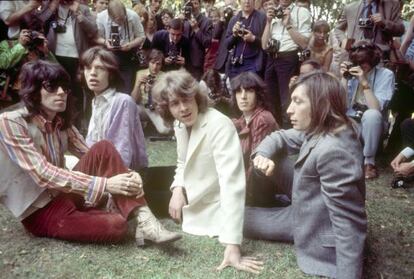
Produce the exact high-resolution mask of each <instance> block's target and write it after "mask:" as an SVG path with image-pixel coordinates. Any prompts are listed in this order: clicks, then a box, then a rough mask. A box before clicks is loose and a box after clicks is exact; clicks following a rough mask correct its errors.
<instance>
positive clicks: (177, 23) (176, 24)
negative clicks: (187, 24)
mask: <svg viewBox="0 0 414 279" xmlns="http://www.w3.org/2000/svg"><path fill="white" fill-rule="evenodd" d="M169 28H170V29H174V30H181V31H182V30H184V22H183V20H182V19H180V18H173V19H172V20H171V21H170V26H169Z"/></svg>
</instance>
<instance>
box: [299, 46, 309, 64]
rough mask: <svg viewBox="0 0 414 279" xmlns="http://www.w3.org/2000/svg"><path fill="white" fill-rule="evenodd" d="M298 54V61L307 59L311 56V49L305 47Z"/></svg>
mask: <svg viewBox="0 0 414 279" xmlns="http://www.w3.org/2000/svg"><path fill="white" fill-rule="evenodd" d="M298 56H299V61H301V62H303V61H306V60H308V59H309V58H310V57H311V51H310V49H308V48H305V49H304V50H302V51H299V52H298Z"/></svg>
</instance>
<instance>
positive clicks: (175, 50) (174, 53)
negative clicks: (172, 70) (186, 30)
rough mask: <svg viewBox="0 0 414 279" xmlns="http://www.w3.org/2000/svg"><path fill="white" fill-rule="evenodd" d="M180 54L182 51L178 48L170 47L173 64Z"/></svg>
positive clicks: (169, 55)
mask: <svg viewBox="0 0 414 279" xmlns="http://www.w3.org/2000/svg"><path fill="white" fill-rule="evenodd" d="M179 55H180V53H179V51H178V50H177V49H175V48H173V49H170V51H169V52H168V58H170V59H171V64H175V63H176V62H177V60H178V56H179Z"/></svg>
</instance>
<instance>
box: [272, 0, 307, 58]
mask: <svg viewBox="0 0 414 279" xmlns="http://www.w3.org/2000/svg"><path fill="white" fill-rule="evenodd" d="M289 8H290V22H291V24H292V26H293V27H295V28H296V29H297V30H298V32H299V33H300V34H302V35H303V36H305V37H308V38H309V37H310V36H311V32H312V30H311V24H312V16H311V13H310V12H309V10H308V9H306V8H303V7H297V6H295V5H294V4H292V5H290V6H289ZM270 33H271V38H272V39H276V40H278V41H280V49H279V52H287V51H294V50H297V49H298V48H299V46H298V45H297V44H296V43H295V42H294V41H293V40H292V38H291V37H290V35H289V31H288V30H287V29H286V27H285V26H283V24H282V19H279V18H274V19H272V22H271V26H270Z"/></svg>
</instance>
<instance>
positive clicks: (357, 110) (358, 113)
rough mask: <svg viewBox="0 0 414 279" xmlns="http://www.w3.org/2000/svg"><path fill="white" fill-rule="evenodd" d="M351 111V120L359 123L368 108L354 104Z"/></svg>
mask: <svg viewBox="0 0 414 279" xmlns="http://www.w3.org/2000/svg"><path fill="white" fill-rule="evenodd" d="M352 109H353V110H355V115H354V116H353V118H354V119H355V120H356V121H357V122H361V119H362V115H364V112H366V111H367V110H368V107H367V106H366V105H363V104H360V103H355V104H353V105H352Z"/></svg>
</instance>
